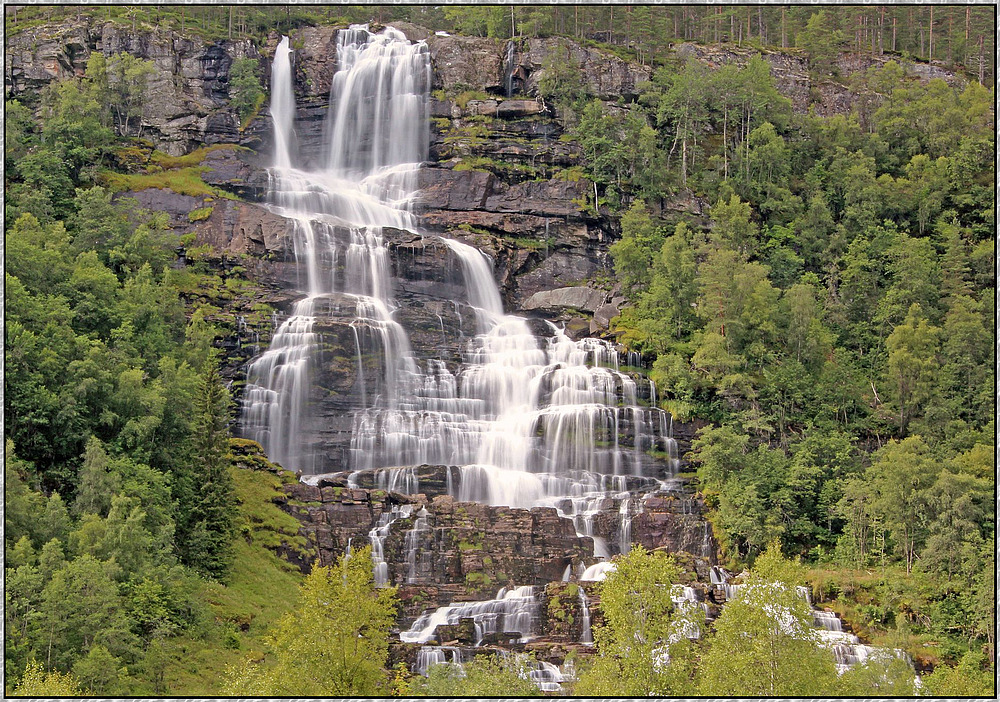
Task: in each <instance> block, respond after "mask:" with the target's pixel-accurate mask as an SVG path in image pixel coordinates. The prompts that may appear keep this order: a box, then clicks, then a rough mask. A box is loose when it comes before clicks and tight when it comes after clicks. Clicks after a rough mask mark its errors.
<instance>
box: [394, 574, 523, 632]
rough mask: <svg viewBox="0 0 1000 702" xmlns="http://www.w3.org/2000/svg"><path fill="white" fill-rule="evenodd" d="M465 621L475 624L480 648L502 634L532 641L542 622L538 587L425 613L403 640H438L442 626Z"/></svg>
mask: <svg viewBox="0 0 1000 702" xmlns="http://www.w3.org/2000/svg"><path fill="white" fill-rule="evenodd" d="M465 618H469V619H472V621H473V624H474V626H475V634H476V644H477V645H478V644H479V642H481V641H482V640H483V637H485V636H486V635H488V634H496V633H499V632H512V633H517V634H520V635H521V638H522V640H525V639H528V638H530V637H531V636H532V634H534V630H535V622H536V621H537V619H538V600H537V599H536V598H535V591H534V588H533V587H532V586H530V585H525V586H522V587H517V588H513V589H510V590H508V589H506V588H501V590H500V591H499V592H498V593H497V596H496V597H495V598H494V599H492V600H482V601H479V602H454V603H452V604H450V605H448V606H447V607H440V608H438V609H436V610H434V611H433V612H425V613H424V614H422V615H420V617H419V618H418V619H417V620H416V621H415V622H414V623H413V626H411V627H410V628H409V630H408V631H404V632H402V633H401V634H400V635H399V638H400V640H402V641H405V642H407V643H426V642H427V641H430V640H431V639H432V638H433V637H434V631H435V629H437V628H438V627H439V626H441V625H443V624H457V623H458V622H459V620H461V619H465Z"/></svg>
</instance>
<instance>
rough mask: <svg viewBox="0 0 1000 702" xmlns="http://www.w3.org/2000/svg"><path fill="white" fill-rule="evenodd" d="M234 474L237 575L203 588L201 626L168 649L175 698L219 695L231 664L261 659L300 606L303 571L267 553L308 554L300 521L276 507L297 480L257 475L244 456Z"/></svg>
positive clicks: (166, 686) (166, 676)
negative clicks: (278, 625)
mask: <svg viewBox="0 0 1000 702" xmlns="http://www.w3.org/2000/svg"><path fill="white" fill-rule="evenodd" d="M253 458H254V457H252V456H251V459H253ZM253 462H254V463H258V464H259V461H253ZM232 475H233V482H234V486H235V489H236V495H237V498H238V500H239V502H240V505H239V518H238V521H237V532H238V535H237V537H236V541H235V560H234V563H233V569H232V573H231V576H230V578H229V582H228V583H226V584H225V585H222V584H219V583H210V582H202V583H200V584H199V586H198V588H197V590H196V592H195V598H196V600H197V602H198V603H199V604H200V605H201V609H202V617H201V620H202V621H201V623H200V625H197V626H195V627H194V628H193V629H192V630H191V631H189V632H187V634H186V635H185V636H179V637H176V638H172V639H169V640H168V641H167V642H166V644H165V646H164V650H163V655H164V660H163V668H162V673H163V678H162V683H161V689H162V690H163V691H164V692H165V693H166V694H169V695H172V696H181V697H203V696H213V695H217V694H218V693H219V688H220V686H221V683H222V676H223V674H224V672H225V669H226V667H227V666H229V665H232V664H235V663H237V662H239V661H241V660H243V659H245V658H246V657H248V656H253V657H254V658H260V657H261V656H262V652H263V651H264V650H265V644H264V642H263V636H264V634H265V633H266V632H267V630H268V628H269V626H270V625H271V624H272V623H273V622H275V621H276V620H277V619H278V618H279V617H280V616H281V615H282V614H284V613H285V612H287V611H288V610H289V609H290V608H291V607H292V605H294V603H295V601H296V598H297V595H298V585H299V583H301V582H302V580H303V575H302V573H301V572H300V571H299V569H298V568H296V567H295V566H293V565H291V564H290V563H288V562H287V561H285V560H283V559H281V558H279V557H278V556H276V555H275V554H274V553H273V552H272V551H271V550H270V549H269V548H268V547H269V546H270V547H277V546H278V545H280V544H281V543H282V542H284V543H285V544H287V545H289V546H291V547H293V548H296V549H298V550H303V549H304V546H305V542H304V540H303V539H302V538H301V537H299V536H298V535H297V532H298V527H299V523H298V521H297V520H296V519H295V518H294V517H292V516H290V515H288V514H286V513H285V512H283V511H281V509H279V508H278V506H277V505H276V504H275V503H274V502H273V501H272V498H275V497H279V496H281V495H282V494H283V493H281V491H280V485H281V483H282V481H287V480H294V479H295V478H294V476H291V474H289V473H283V474H282V475H281V477H279V476H278V475H275V474H274V473H271V472H266V471H263V470H253V469H251V468H250V467H248V461H247V460H245V459H242V458H237V459H236V461H235V462H234V467H233V469H232Z"/></svg>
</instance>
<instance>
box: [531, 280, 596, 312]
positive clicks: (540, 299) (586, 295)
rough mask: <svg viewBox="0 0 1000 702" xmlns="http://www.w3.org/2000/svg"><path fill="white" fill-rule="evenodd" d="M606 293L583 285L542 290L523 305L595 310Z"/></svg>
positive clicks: (533, 307)
mask: <svg viewBox="0 0 1000 702" xmlns="http://www.w3.org/2000/svg"><path fill="white" fill-rule="evenodd" d="M605 297H606V293H605V292H604V291H602V290H594V289H593V288H586V287H583V286H576V287H567V288H556V289H555V290H540V291H538V292H536V293H535V294H534V295H532V296H531V297H529V298H528V299H527V300H526V301H525V302H524V304H522V305H521V309H523V310H554V309H556V308H561V307H572V308H574V309H578V310H584V311H586V312H593V311H595V310H596V309H597V308H598V307H600V306H601V304H602V303H603V302H604V300H605Z"/></svg>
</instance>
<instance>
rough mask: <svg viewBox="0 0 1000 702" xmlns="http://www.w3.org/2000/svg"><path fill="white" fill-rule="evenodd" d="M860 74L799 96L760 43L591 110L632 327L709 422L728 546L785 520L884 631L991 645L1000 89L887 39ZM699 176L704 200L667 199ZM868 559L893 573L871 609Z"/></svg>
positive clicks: (765, 533) (593, 165) (921, 651)
mask: <svg viewBox="0 0 1000 702" xmlns="http://www.w3.org/2000/svg"><path fill="white" fill-rule="evenodd" d="M852 80H853V81H854V82H855V83H856V84H857V85H858V86H861V87H860V88H859V90H860V91H861V92H862V93H865V94H869V95H871V96H872V98H873V99H872V100H871V101H867V102H863V103H861V104H859V105H858V106H857V109H856V111H855V112H854V113H853V114H852V115H850V116H848V117H845V116H842V115H837V116H833V117H828V118H824V117H819V116H817V115H815V114H813V113H809V114H806V115H795V114H792V113H791V112H790V110H789V106H788V103H787V101H786V100H785V99H784V98H783V97H782V96H781V95H780V94H779V93H778V92H777V91H776V90H775V88H774V86H773V83H772V78H771V76H770V74H769V71H768V70H767V67H766V65H764V64H763V62H762V61H761V60H760V59H756V58H754V59H751V60H750V62H749V63H748V64H747V65H746V66H744V67H742V68H738V67H736V66H733V65H728V66H725V67H723V68H721V69H719V70H716V71H709V70H707V69H706V68H705V67H704V66H703V65H702V64H700V63H696V62H694V61H689V62H687V63H682V64H679V65H678V66H676V67H675V69H674V70H672V71H668V70H666V69H659V70H658V71H657V72H655V73H654V77H653V81H652V83H651V85H649V86H648V87H647V89H646V90H645V91H644V92H643V93H642V94H641V95H640V96H639V98H638V100H637V104H635V105H633V106H631V108H630V109H629V110H628V111H627V112H623V111H622V110H617V111H613V110H609V109H608V108H607V107H606V106H605V105H604V104H603V103H600V102H597V101H594V102H593V103H591V104H590V105H589V106H587V107H586V108H584V111H583V116H582V117H581V119H580V121H579V123H578V124H577V126H576V127H575V133H576V134H577V135H578V138H579V140H580V143H581V145H583V146H584V150H585V153H586V155H587V159H588V175H590V177H591V178H592V179H594V180H595V182H597V184H598V188H597V189H596V191H595V192H597V193H598V194H599V195H600V198H601V200H600V202H601V203H603V204H606V205H607V206H609V207H611V208H613V209H615V210H617V211H618V212H620V213H621V225H622V237H621V239H620V241H618V242H617V243H615V244H614V245H613V246H612V247H611V253H612V255H613V256H614V260H615V270H616V272H617V274H618V279H619V281H620V283H621V285H622V287H623V290H624V291H625V293H626V294H627V295H628V297H629V300H630V302H631V305H630V306H629V307H627V308H626V309H625V310H624V311H623V313H622V314H621V316H620V317H619V318H618V320H617V333H618V334H619V339H620V340H621V341H622V342H623V343H625V344H626V345H627V346H629V347H630V348H632V349H635V350H641V351H644V352H645V353H646V354H647V357H648V358H649V359H650V360H651V361H652V373H651V376H652V377H653V379H654V380H655V381H656V382H657V384H658V386H659V388H660V392H661V393H662V394H661V397H663V398H664V399H663V406H664V407H665V408H666V409H669V410H670V411H671V412H673V413H674V415H675V416H678V417H686V418H698V419H703V420H708V421H710V422H712V423H713V424H714V425H716V426H713V427H710V428H706V429H704V430H702V432H701V434H700V436H699V438H698V440H697V441H696V442H695V444H694V447H693V448H694V451H693V452H692V460H693V462H694V463H695V464H696V465H697V466H698V476H699V481H700V487H701V490H702V491H703V493H704V494H705V495H706V498H707V499H708V502H709V505H710V506H711V507H712V509H713V523H714V526H715V530H716V536H717V538H718V540H719V542H720V544H721V545H722V547H723V549H724V552H725V554H726V556H727V557H728V558H729V559H731V561H732V562H733V563H734V564H736V563H751V562H753V560H754V558H755V557H756V556H757V555H758V554H759V553H761V552H762V551H763V549H764V548H765V546H766V544H768V543H769V542H770V541H771V540H773V539H779V540H780V541H781V543H782V546H783V548H784V549H785V550H786V552H788V553H794V554H801V555H803V556H805V557H807V558H808V559H809V561H810V562H811V563H814V564H816V567H817V568H821V569H825V570H828V569H831V568H834V569H836V568H840V569H842V570H841V571H840V572H841V574H842V576H843V577H842V579H841V580H840V582H839V583H838V587H837V588H835V589H837V590H839V592H838V593H836V594H834V593H833V592H831V593H830V594H831V595H832V596H833V597H837V595H839V597H838V598H837V599H836V601H835V604H837V603H843V605H844V606H845V607H847V608H849V609H851V615H852V616H851V619H852V620H853V621H854V622H855V623H856V624H857V625H858V626H859V627H860V626H864V627H869V628H870V630H871V631H872V633H873V635H875V637H876V638H879V637H883V639H884V638H891V637H896V638H900V637H901V638H902V639H903V640H905V641H906V644H905V645H906V647H907V648H908V650H909V651H911V653H913V655H914V657H915V658H918V659H920V660H922V661H926V662H939V661H942V660H946V661H950V662H957V661H958V660H959V659H960V658H961V657H962V656H963V655H964V652H965V651H966V650H968V649H970V648H971V650H972V651H973V652H974V653H975V652H976V651H978V649H979V647H980V646H985V647H986V649H985V650H986V651H987V656H988V657H989V655H990V653H989V652H991V651H992V650H993V642H994V636H995V632H994V629H993V624H992V622H993V606H992V604H990V603H991V602H992V600H993V593H994V590H993V565H992V564H993V560H992V553H993V549H994V544H995V521H994V516H993V510H992V509H991V508H990V504H991V503H992V495H993V491H994V481H993V478H992V475H993V455H994V446H995V444H994V433H995V415H994V413H995V402H994V397H993V394H992V388H993V387H994V383H995V379H994V369H993V366H992V363H991V361H990V359H991V358H992V350H993V341H992V340H993V339H994V338H995V319H994V307H995V305H994V298H995V279H994V274H993V270H994V261H995V248H994V240H993V231H994V226H995V218H994V212H995V202H994V193H993V184H994V182H995V181H994V170H993V164H992V160H991V159H990V158H989V155H990V154H992V153H993V149H994V139H995V127H994V119H993V114H992V111H991V107H990V106H991V104H992V102H993V95H992V93H991V92H990V91H988V90H986V89H985V88H983V87H982V86H980V85H979V84H977V83H974V82H972V83H964V84H963V83H961V82H960V83H958V84H956V85H948V84H947V83H945V82H944V81H943V80H931V81H929V82H927V83H920V82H916V81H913V80H908V79H906V78H905V77H904V75H903V72H902V70H901V69H900V67H899V66H898V65H897V64H896V63H894V62H889V63H887V64H885V65H884V66H882V67H880V68H875V69H872V70H870V71H868V72H867V73H865V74H863V75H858V76H854V77H853V78H852ZM945 115H947V118H945V117H944V116H945ZM640 141H641V143H644V144H646V145H647V147H648V148H647V149H645V150H644V151H643V158H642V160H639V161H637V160H635V154H636V150H635V148H634V146H633V145H634V144H636V143H640ZM668 164H669V165H668ZM692 195H694V196H696V197H701V198H704V199H705V200H707V201H709V202H714V203H715V204H714V206H712V207H711V211H710V213H709V215H708V217H707V218H704V217H696V216H692V215H691V214H689V213H677V212H676V211H671V210H670V209H668V208H669V207H672V206H671V205H670V203H671V202H672V201H673V200H674V199H675V198H678V197H691V196H692ZM866 568H878V569H880V571H881V573H882V582H883V586H884V587H886V588H888V587H890V586H889V583H892V584H893V585H892V587H893V588H899V589H898V590H896V591H894V592H891V593H890V592H889V591H888V590H883V591H881V592H879V593H873V601H872V603H871V605H867V606H866V607H860V608H858V609H853V608H852V606H851V605H850V604H849V603H850V602H851V600H852V596H851V595H849V594H848V593H849V592H850V590H851V589H852V586H850V585H848V583H849V582H850V581H852V580H854V579H856V577H857V576H856V575H853V574H855V573H858V572H861V571H863V570H864V569H866ZM894 632H895V633H894ZM900 632H905V633H900Z"/></svg>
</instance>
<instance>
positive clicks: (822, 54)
mask: <svg viewBox="0 0 1000 702" xmlns="http://www.w3.org/2000/svg"><path fill="white" fill-rule="evenodd" d="M830 20H831V17H830V16H829V15H828V14H827V13H826V12H825V11H823V10H820V11H819V12H816V13H815V14H813V15H811V16H810V17H809V20H808V21H807V22H806V26H805V29H804V30H803V31H802V32H801V33H800V34H799V35H798V36H797V37H796V44H797V45H798V46H800V47H802V48H804V49H805V50H806V51H807V52H808V53H809V68H810V70H811V71H813V73H814V74H815V75H818V76H823V75H830V73H831V72H835V71H836V60H837V57H838V55H839V53H840V44H841V42H842V41H843V37H842V35H841V33H840V32H839V31H838V30H835V29H834V28H833V26H832V25H831V22H830Z"/></svg>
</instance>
